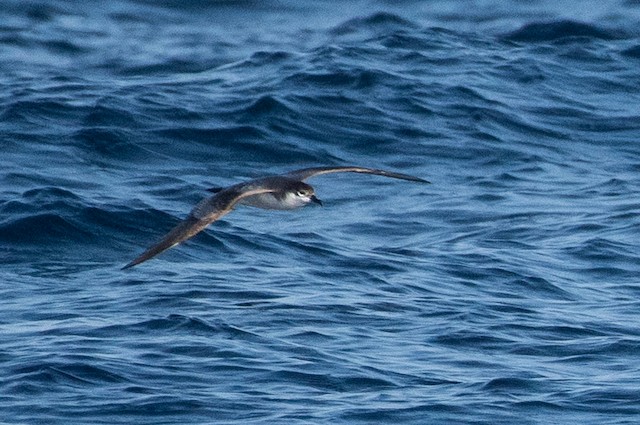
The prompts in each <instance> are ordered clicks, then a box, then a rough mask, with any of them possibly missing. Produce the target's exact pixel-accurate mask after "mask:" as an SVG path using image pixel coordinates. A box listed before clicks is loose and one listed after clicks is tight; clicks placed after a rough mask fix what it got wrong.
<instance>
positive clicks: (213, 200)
mask: <svg viewBox="0 0 640 425" xmlns="http://www.w3.org/2000/svg"><path fill="white" fill-rule="evenodd" d="M274 191H275V190H274V189H272V188H269V187H256V185H253V184H246V183H241V184H238V185H235V186H231V187H228V188H226V189H223V190H220V191H219V192H218V193H217V194H216V195H214V196H212V197H209V198H206V199H203V200H202V201H200V203H198V204H197V205H196V206H195V207H194V208H193V210H191V213H189V216H188V217H187V218H185V219H184V220H183V221H181V222H180V223H179V224H178V225H177V226H176V227H174V228H173V229H172V230H171V231H170V232H169V233H167V234H166V235H165V237H163V238H162V239H161V240H160V241H159V242H158V243H156V244H155V245H153V246H152V247H150V248H149V249H147V250H146V251H144V252H143V253H142V254H140V256H138V257H137V258H136V259H134V260H133V261H131V262H130V263H129V264H127V265H126V266H124V267H123V268H122V269H123V270H124V269H128V268H130V267H133V266H136V265H138V264H140V263H142V262H144V261H147V260H149V259H151V258H153V257H155V256H156V255H158V254H160V253H161V252H164V251H166V250H167V249H169V248H172V247H174V246H176V245H178V244H179V243H181V242H184V241H186V240H187V239H189V238H191V237H193V236H195V235H196V234H197V233H200V232H201V231H202V230H203V229H204V228H205V227H207V226H208V225H210V224H211V223H213V222H214V221H216V220H218V219H219V218H220V217H222V216H224V215H225V214H228V213H229V212H231V210H232V209H233V207H234V206H235V205H236V204H237V203H238V201H239V200H241V199H242V198H245V197H247V196H252V195H257V194H260V193H267V192H274Z"/></svg>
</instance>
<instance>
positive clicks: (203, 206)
mask: <svg viewBox="0 0 640 425" xmlns="http://www.w3.org/2000/svg"><path fill="white" fill-rule="evenodd" d="M344 172H349V173H363V174H375V175H378V176H385V177H391V178H394V179H402V180H409V181H414V182H420V183H429V182H428V181H427V180H424V179H421V178H418V177H414V176H410V175H408V174H401V173H394V172H391V171H384V170H377V169H374V168H363V167H315V168H304V169H302V170H296V171H291V172H289V173H286V174H282V175H276V176H269V177H262V178H258V179H254V180H249V181H247V182H244V183H238V184H234V185H232V186H228V187H216V188H211V189H208V190H209V191H210V192H213V193H214V195H213V196H210V197H208V198H205V199H203V200H202V201H200V202H199V203H198V204H196V206H195V207H194V208H193V209H192V210H191V212H190V213H189V215H188V216H187V218H185V219H184V220H183V221H181V222H180V223H179V224H178V225H177V226H176V227H174V228H173V229H172V230H171V231H170V232H169V233H167V234H166V235H165V236H164V237H163V238H162V239H161V240H160V241H159V242H158V243H156V244H155V245H153V246H151V247H150V248H149V249H147V250H146V251H144V252H143V253H142V254H140V256H138V257H137V258H135V259H134V260H133V261H131V262H130V263H128V264H127V265H125V266H124V267H123V268H122V269H123V270H124V269H128V268H130V267H133V266H136V265H138V264H140V263H142V262H144V261H147V260H149V259H151V258H153V257H155V256H156V255H158V254H160V253H161V252H164V251H166V250H167V249H169V248H172V247H174V246H176V245H178V244H179V243H181V242H184V241H186V240H187V239H189V238H191V237H193V236H194V235H196V234H197V233H200V232H201V231H202V230H204V228H205V227H207V226H208V225H210V224H211V223H213V222H214V221H216V220H219V219H220V218H221V217H222V216H224V215H226V214H228V213H230V212H231V211H232V210H233V208H234V207H235V206H236V205H237V204H244V205H250V206H253V207H258V208H263V209H273V210H291V209H295V208H300V207H303V206H305V205H307V204H309V203H312V202H313V203H316V204H319V205H322V202H321V201H320V200H319V199H318V198H316V195H315V191H314V189H313V187H311V186H310V185H308V184H307V183H305V180H307V179H308V178H310V177H314V176H318V175H321V174H329V173H344Z"/></svg>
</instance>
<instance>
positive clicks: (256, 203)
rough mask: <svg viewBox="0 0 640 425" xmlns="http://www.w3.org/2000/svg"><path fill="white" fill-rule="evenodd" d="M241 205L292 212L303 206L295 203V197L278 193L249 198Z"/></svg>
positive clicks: (261, 194) (242, 201)
mask: <svg viewBox="0 0 640 425" xmlns="http://www.w3.org/2000/svg"><path fill="white" fill-rule="evenodd" d="M240 203H241V204H244V205H250V206H252V207H256V208H263V209H266V210H292V209H294V208H299V207H301V206H302V205H300V204H299V203H298V202H295V199H294V197H293V196H289V195H288V194H286V193H284V194H283V193H277V192H275V193H260V194H258V195H252V196H247V197H246V198H244V199H242V200H241V201H240Z"/></svg>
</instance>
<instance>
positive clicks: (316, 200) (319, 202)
mask: <svg viewBox="0 0 640 425" xmlns="http://www.w3.org/2000/svg"><path fill="white" fill-rule="evenodd" d="M309 199H311V200H312V201H313V202H315V203H316V204H318V205H320V206H322V201H321V200H320V199H318V198H316V195H311V198H309Z"/></svg>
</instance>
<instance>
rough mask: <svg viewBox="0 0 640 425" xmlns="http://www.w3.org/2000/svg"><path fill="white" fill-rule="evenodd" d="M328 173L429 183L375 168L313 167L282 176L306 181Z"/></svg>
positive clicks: (418, 178) (417, 178)
mask: <svg viewBox="0 0 640 425" xmlns="http://www.w3.org/2000/svg"><path fill="white" fill-rule="evenodd" d="M329 173H363V174H375V175H377V176H385V177H391V178H394V179H402V180H409V181H413V182H420V183H430V182H428V181H427V180H424V179H421V178H420V177H415V176H410V175H408V174H402V173H394V172H392V171H384V170H377V169H375V168H364V167H314V168H303V169H302V170H296V171H291V172H289V173H286V174H283V175H284V176H287V177H290V178H292V179H296V180H301V181H302V180H306V179H308V178H310V177H314V176H318V175H320V174H329Z"/></svg>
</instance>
